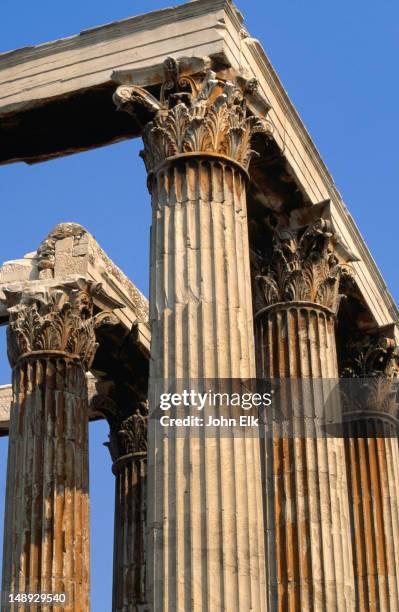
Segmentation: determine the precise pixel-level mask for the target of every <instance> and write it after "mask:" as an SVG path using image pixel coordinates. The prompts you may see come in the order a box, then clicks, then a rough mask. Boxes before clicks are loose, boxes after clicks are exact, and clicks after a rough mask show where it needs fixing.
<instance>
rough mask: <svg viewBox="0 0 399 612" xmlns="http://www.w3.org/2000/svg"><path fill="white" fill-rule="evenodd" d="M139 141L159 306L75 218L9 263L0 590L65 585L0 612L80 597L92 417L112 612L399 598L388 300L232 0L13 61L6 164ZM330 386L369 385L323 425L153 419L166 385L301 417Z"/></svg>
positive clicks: (352, 606) (0, 157)
mask: <svg viewBox="0 0 399 612" xmlns="http://www.w3.org/2000/svg"><path fill="white" fill-rule="evenodd" d="M136 137H141V138H142V139H143V143H144V146H143V152H142V157H143V160H144V163H145V167H146V170H147V174H148V190H149V192H150V196H151V205H152V225H151V251H150V296H149V301H147V299H146V298H145V297H144V296H143V295H142V294H141V293H140V291H138V289H137V288H136V287H135V285H134V284H133V282H132V281H131V280H130V279H128V278H127V277H126V276H125V274H124V273H123V272H122V271H121V270H120V269H119V268H118V267H117V266H116V265H115V264H114V263H113V262H112V261H111V259H110V258H109V257H108V255H107V254H106V253H105V252H104V251H103V249H102V248H101V246H100V245H99V244H98V243H97V242H96V240H95V239H94V238H93V236H92V235H91V234H90V233H89V232H90V228H83V227H82V226H80V225H78V224H76V223H70V222H68V223H60V225H57V226H56V227H55V228H49V233H48V235H47V236H43V241H42V242H41V244H39V245H33V248H34V249H35V250H34V251H33V252H32V253H29V254H27V255H24V253H21V259H18V260H15V261H9V262H5V263H3V265H2V266H1V268H0V324H1V325H5V326H7V349H8V358H9V361H10V364H11V367H12V371H13V374H12V384H11V385H3V386H0V435H3V436H8V439H9V442H8V444H9V451H8V473H7V490H6V492H5V496H6V511H5V526H4V551H3V577H2V589H1V590H2V592H3V593H6V594H7V593H55V592H62V593H67V595H68V598H67V602H66V603H65V604H64V605H57V606H56V605H55V604H47V605H46V604H45V605H39V604H37V605H35V604H30V605H28V604H27V603H25V604H24V603H9V602H8V601H6V600H5V599H4V598H3V601H2V603H1V606H2V607H1V610H2V611H3V610H4V612H6V611H7V612H8V611H16V610H18V611H19V610H27V609H29V610H39V609H42V610H45V611H50V610H53V609H54V610H56V609H58V610H65V612H87V611H88V610H90V585H89V565H90V559H89V512H88V501H89V500H88V497H89V493H88V490H89V487H88V485H89V471H88V462H87V457H88V424H89V421H90V420H94V419H106V421H107V422H108V424H109V432H110V433H109V442H108V448H109V452H110V456H111V461H112V471H113V473H114V475H115V495H116V497H115V499H116V506H115V537H114V573H113V605H112V610H113V612H133V611H137V612H178V611H179V612H180V611H185V612H189V611H195V612H222V611H225V612H236V611H237V612H250V611H251V612H267V611H268V612H273V611H281V612H282V611H285V610H290V611H297V610H298V611H299V610H304V611H314V612H321V611H326V612H336V611H338V612H349V611H352V610H358V611H361V612H363V611H373V610H381V611H383V612H388V611H389V612H398V611H399V446H398V432H399V412H398V403H397V393H396V380H397V377H398V372H399V349H398V342H399V327H398V324H399V316H398V309H397V306H396V304H395V303H394V301H393V299H392V297H391V295H390V293H389V291H388V289H387V287H386V285H385V283H384V280H383V278H382V276H381V274H380V272H379V270H378V268H377V266H376V264H375V262H374V260H373V259H372V257H371V255H370V253H369V251H368V249H367V246H366V244H365V242H364V240H363V238H362V236H361V234H360V233H359V230H358V229H357V227H356V224H355V222H354V220H353V219H352V217H351V215H350V213H349V211H348V209H347V207H346V205H345V203H344V202H343V200H342V198H341V196H340V194H339V193H338V191H337V189H336V188H335V186H334V182H333V179H332V178H331V176H330V175H329V173H328V170H327V168H326V167H325V165H324V163H323V161H322V159H321V158H320V155H319V153H318V151H317V150H316V147H315V146H314V144H313V142H312V140H311V138H310V136H309V134H308V133H307V131H306V129H305V128H304V126H303V124H302V122H301V119H300V117H299V116H298V114H297V112H296V111H295V109H294V107H293V105H292V103H291V102H290V100H289V98H288V96H287V93H286V91H285V90H284V88H283V86H282V84H281V82H280V81H279V78H278V76H277V75H276V73H275V71H274V70H273V67H272V66H271V64H270V62H269V60H268V58H267V56H266V55H265V52H264V51H263V48H262V45H261V43H260V42H259V41H257V40H255V39H253V38H252V37H251V36H250V34H249V33H248V32H247V30H246V29H245V25H244V21H243V17H242V15H241V14H240V13H239V11H238V10H237V9H236V7H235V6H234V4H232V2H230V1H229V0H194V1H193V2H189V3H186V4H183V5H181V6H178V7H175V8H170V9H165V10H161V11H156V12H154V13H149V14H146V15H141V16H138V17H133V18H130V19H126V20H124V21H120V22H117V23H112V24H108V25H105V26H103V27H98V28H94V29H92V30H86V31H84V32H82V33H81V34H79V35H77V36H74V37H71V38H67V39H63V40H58V41H55V42H50V43H46V44H44V45H39V46H37V47H29V48H25V49H20V50H16V51H11V52H9V53H4V54H2V55H0V142H1V146H0V163H3V164H6V163H12V162H17V161H24V162H26V163H29V164H35V163H39V162H43V161H46V160H50V159H54V158H56V157H61V156H65V155H71V154H74V153H76V152H79V151H84V150H88V149H91V148H94V147H98V146H102V145H108V144H112V143H114V142H117V141H120V140H122V139H128V138H136ZM134 163H138V161H137V160H134V159H132V164H134ZM128 197H129V194H128ZM341 378H343V379H348V380H349V379H350V380H354V381H358V387H356V390H357V391H356V393H355V394H354V396H355V397H354V399H353V398H352V397H350V393H349V392H348V393H346V394H345V393H341V394H340V395H339V397H337V398H336V399H333V400H331V401H332V404H333V405H332V409H333V411H335V412H334V414H336V413H338V415H339V419H338V422H339V425H340V427H341V426H342V428H341V429H338V428H337V429H336V430H333V429H331V428H330V430H329V433H328V434H326V435H313V434H309V431H308V430H306V431H305V430H301V431H300V433H298V431H297V430H296V429H295V428H294V429H293V431H294V434H293V435H291V434H290V435H288V434H287V433H286V430H283V429H281V431H279V432H277V430H273V431H274V433H273V434H272V435H266V436H264V435H259V436H254V435H243V436H233V435H231V436H230V435H224V436H222V435H220V436H218V435H216V436H209V437H206V436H201V435H199V436H194V435H192V434H190V433H187V434H186V435H177V434H174V433H171V432H167V431H165V430H164V429H163V428H160V427H158V423H157V422H156V419H155V418H153V416H152V415H154V414H155V409H156V407H157V401H158V400H157V392H158V390H159V384H160V383H159V381H168V384H171V383H173V382H176V384H180V383H181V381H192V380H196V381H202V380H219V381H220V380H222V381H248V380H258V379H260V380H278V381H280V383H279V384H280V390H282V391H281V393H280V401H281V403H282V404H284V402H285V403H286V404H287V403H291V406H290V409H292V415H294V416H295V418H296V417H297V415H298V414H299V416H300V418H302V417H303V415H304V414H305V412H306V411H310V413H311V414H312V415H314V414H316V413H317V412H318V410H319V405H321V404H323V402H324V395H323V394H325V392H326V391H325V389H326V387H325V381H337V380H339V379H341ZM320 381H324V382H323V384H322V385H321V386H320ZM362 381H363V382H362ZM364 381H367V382H364ZM0 382H3V381H0ZM4 382H7V381H4ZM326 384H330V383H326ZM293 389H295V390H296V391H295V393H294V391H293ZM304 390H306V397H305V391H304ZM309 390H310V391H309ZM284 393H286V395H284ZM334 397H335V396H334ZM348 398H349V399H348ZM294 404H295V405H294ZM287 405H288V404H287ZM287 405H286V406H285V408H287ZM293 405H294V408H292V406H293ZM323 405H324V404H323ZM283 408H284V407H283ZM306 414H307V412H306ZM151 416H152V418H150V417H151ZM285 419H286V420H289V417H287V413H285ZM296 422H297V421H295V423H296ZM304 422H305V424H307V421H306V419H304ZM328 425H329V426H331V427H332V426H333V425H334V426H335V425H336V423H335V422H334V423H333V422H332V421H331V422H329V423H328ZM337 427H338V426H337ZM281 432H282V433H281ZM284 432H285V433H284ZM331 432H333V433H331ZM334 432H335V433H334Z"/></svg>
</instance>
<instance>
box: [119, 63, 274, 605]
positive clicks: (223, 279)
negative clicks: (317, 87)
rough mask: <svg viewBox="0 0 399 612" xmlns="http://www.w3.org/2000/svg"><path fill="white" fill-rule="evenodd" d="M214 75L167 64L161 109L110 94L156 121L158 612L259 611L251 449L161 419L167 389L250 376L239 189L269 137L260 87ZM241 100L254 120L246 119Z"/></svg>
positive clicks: (123, 92)
mask: <svg viewBox="0 0 399 612" xmlns="http://www.w3.org/2000/svg"><path fill="white" fill-rule="evenodd" d="M190 66H191V73H190ZM195 67H196V68H195ZM196 70H198V72H196ZM222 75H223V76H224V77H225V74H224V73H223V72H222ZM223 76H222V77H221V78H218V75H217V74H216V72H214V71H213V70H211V69H210V62H209V59H207V58H204V59H202V60H201V61H199V62H198V61H194V60H186V59H184V60H182V62H181V63H180V62H179V61H176V60H175V59H173V58H167V59H166V60H165V62H164V82H163V85H162V87H161V90H160V95H159V99H158V98H155V97H154V96H152V95H151V94H150V93H149V92H148V91H146V90H144V89H142V88H140V87H137V86H135V85H130V84H129V85H127V86H124V85H121V86H120V87H119V88H118V89H117V90H116V92H115V94H114V101H115V103H116V104H117V106H118V108H119V109H123V110H126V111H127V112H128V113H131V114H135V109H136V105H137V104H142V105H144V106H145V107H146V108H147V112H148V111H149V112H150V113H151V114H152V117H153V119H152V121H150V122H149V123H148V124H147V125H146V126H145V128H144V131H143V141H144V151H143V153H142V155H143V158H144V162H145V164H146V168H147V171H148V173H149V176H148V186H149V190H150V192H151V196H152V229H151V274H150V319H151V369H150V385H149V404H150V405H149V409H150V411H149V427H148V432H149V436H148V438H149V440H148V444H149V446H148V540H147V545H148V566H147V577H148V580H147V602H148V604H149V606H150V608H151V609H152V611H153V612H177V611H179V612H180V611H183V610H184V611H186V612H188V611H189V610H192V611H193V612H222V611H225V610H228V611H229V612H233V611H242V612H244V611H245V610H248V611H249V610H251V611H252V612H263V611H264V610H266V598H265V557H264V540H263V516H262V512H261V504H262V495H261V472H260V452H259V440H258V438H257V436H252V437H249V436H246V435H245V436H244V435H243V436H241V437H238V436H237V437H233V435H232V431H229V430H228V429H227V428H225V430H226V431H225V432H224V434H223V435H222V434H221V433H220V432H217V434H216V435H213V436H212V435H210V436H208V435H206V434H205V432H204V431H203V430H202V432H201V434H199V435H198V434H193V433H191V432H190V428H189V427H186V428H180V431H179V433H177V431H176V428H174V429H171V430H170V431H168V428H167V427H162V425H161V424H160V422H159V419H157V415H156V410H157V406H158V405H159V399H160V398H159V391H160V390H162V391H163V390H164V388H165V386H166V390H169V391H170V390H173V389H175V390H176V391H179V390H180V391H183V390H187V391H190V387H191V384H192V385H193V388H194V389H197V391H208V389H209V387H208V386H207V384H208V383H207V382H206V381H207V379H208V381H209V380H210V381H213V383H216V387H218V385H219V383H218V381H220V379H239V380H243V379H244V380H245V379H248V378H253V377H254V376H255V356H254V338H253V317H252V296H251V281H250V268H249V246H248V228H247V211H246V186H245V181H246V179H247V176H248V175H247V170H248V167H249V163H250V160H251V157H252V155H253V150H252V148H251V145H252V139H253V136H254V134H258V135H259V137H263V138H268V137H269V136H270V133H271V129H272V127H271V124H270V123H268V122H267V121H266V114H267V112H268V110H269V107H268V105H267V104H265V103H264V101H262V99H261V97H260V96H259V95H258V94H257V82H256V80H255V79H251V80H249V81H247V80H246V79H244V78H242V77H237V79H235V80H234V81H227V80H225V78H223ZM248 100H251V101H252V102H254V103H255V105H256V107H257V109H258V115H259V116H258V117H254V116H250V114H249V112H248V104H247V101H248ZM260 135H262V136H260ZM191 381H192V382H191ZM232 384H234V383H232ZM211 385H212V382H211ZM216 390H219V389H216ZM171 416H173V414H172V415H171Z"/></svg>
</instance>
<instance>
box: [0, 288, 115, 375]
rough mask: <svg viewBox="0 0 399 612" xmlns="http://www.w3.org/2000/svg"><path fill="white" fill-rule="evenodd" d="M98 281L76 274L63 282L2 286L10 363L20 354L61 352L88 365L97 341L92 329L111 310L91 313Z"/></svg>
mask: <svg viewBox="0 0 399 612" xmlns="http://www.w3.org/2000/svg"><path fill="white" fill-rule="evenodd" d="M99 290H100V285H99V284H98V283H93V282H92V281H88V280H86V279H84V278H76V279H74V280H70V281H66V282H65V283H62V284H59V283H58V284H54V283H49V282H45V281H43V282H38V281H32V282H30V283H29V282H27V283H25V284H23V285H15V286H10V287H8V288H4V295H5V299H4V301H5V305H6V307H7V311H8V314H9V325H8V330H7V351H8V358H9V360H10V364H11V366H12V367H14V366H15V365H16V363H17V362H18V360H19V359H20V358H21V357H23V356H27V357H28V356H32V355H38V354H46V353H53V354H57V353H60V354H62V355H64V356H65V355H67V356H69V357H71V358H75V359H77V360H79V361H80V362H81V363H82V365H83V366H84V368H85V369H86V370H87V369H89V368H90V366H91V364H92V361H93V358H94V355H95V352H96V350H97V346H98V345H97V342H96V336H95V330H96V328H97V327H98V326H99V325H100V324H103V323H105V322H106V321H108V322H109V323H113V322H114V321H113V317H112V315H111V313H104V312H102V313H100V314H98V315H94V314H93V294H95V293H96V292H97V291H99Z"/></svg>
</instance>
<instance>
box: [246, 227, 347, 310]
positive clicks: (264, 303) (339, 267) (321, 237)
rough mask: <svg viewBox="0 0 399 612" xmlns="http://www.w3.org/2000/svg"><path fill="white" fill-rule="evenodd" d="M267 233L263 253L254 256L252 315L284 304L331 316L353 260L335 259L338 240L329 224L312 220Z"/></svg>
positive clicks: (271, 228) (273, 229)
mask: <svg viewBox="0 0 399 612" xmlns="http://www.w3.org/2000/svg"><path fill="white" fill-rule="evenodd" d="M270 230H271V234H272V240H271V241H270V244H269V245H268V246H267V247H266V251H267V252H266V253H264V254H262V255H261V256H257V255H255V259H256V263H255V268H256V274H255V313H256V315H259V314H260V313H261V312H263V311H264V310H265V309H268V308H269V307H271V306H273V305H275V304H279V303H287V302H307V303H308V304H309V303H311V304H317V305H319V306H322V307H324V308H326V309H328V310H330V311H331V312H332V313H333V314H335V313H336V312H337V311H338V307H339V302H340V298H341V296H340V294H339V285H340V280H341V278H342V277H343V276H345V275H351V274H352V270H351V268H350V266H349V262H350V261H353V260H354V258H353V256H351V255H350V254H348V255H349V256H348V257H347V258H346V261H345V258H342V257H339V256H338V252H337V251H338V250H339V236H338V234H337V233H336V231H335V230H334V228H333V224H332V221H331V220H330V219H326V218H322V217H315V218H314V219H313V220H311V221H310V222H309V223H308V224H307V225H304V226H300V227H293V228H292V227H290V225H289V224H288V225H286V226H282V225H281V224H278V225H275V226H274V225H273V224H272V225H271V226H270ZM337 247H338V248H337ZM341 250H342V249H341Z"/></svg>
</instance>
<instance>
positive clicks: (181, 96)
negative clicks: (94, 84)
mask: <svg viewBox="0 0 399 612" xmlns="http://www.w3.org/2000/svg"><path fill="white" fill-rule="evenodd" d="M209 65H210V62H209V63H208V64H207V63H206V62H205V63H204V66H203V67H202V70H201V71H200V72H199V73H197V74H193V75H192V74H188V73H187V70H186V71H185V70H184V69H183V64H182V63H181V62H179V61H177V60H175V59H173V58H171V57H168V58H167V59H166V60H165V62H164V65H163V69H164V80H163V84H162V86H161V90H160V95H159V99H158V98H156V97H154V96H153V95H152V94H151V93H149V92H148V91H147V90H145V89H143V88H141V87H138V86H135V85H121V86H120V87H118V88H117V90H116V92H115V94H114V96H113V99H114V102H115V104H116V106H117V108H118V109H119V110H124V111H126V112H128V113H130V114H134V112H135V111H134V107H135V104H137V103H138V104H142V105H144V106H146V107H147V109H148V110H149V111H150V112H151V114H152V115H153V119H152V121H150V122H149V123H148V124H147V125H146V126H145V128H144V133H143V141H144V151H143V152H142V157H143V159H144V162H145V165H146V168H147V171H148V172H150V173H151V172H153V171H155V170H157V168H159V167H161V166H162V165H163V164H164V163H165V162H167V161H171V160H174V159H176V157H181V156H190V155H205V156H210V157H212V156H213V157H218V156H221V157H223V158H228V159H229V160H230V161H232V162H234V163H236V164H237V165H239V166H240V167H241V168H243V169H244V170H245V171H247V170H248V167H249V164H250V161H251V157H252V156H253V154H254V151H253V150H252V149H251V140H252V137H253V135H254V134H256V133H262V134H265V135H267V136H271V134H272V124H271V123H270V121H268V120H267V119H266V115H267V112H268V110H269V108H270V107H269V105H268V104H267V103H266V102H264V103H263V113H262V112H261V113H259V115H258V116H256V117H255V116H254V115H251V114H250V113H249V111H248V106H247V100H248V99H253V98H254V96H255V97H256V98H257V99H258V98H259V95H258V94H257V93H256V92H257V88H258V82H257V80H256V79H244V78H242V77H240V76H237V77H234V80H224V79H221V78H219V77H218V76H217V73H216V72H215V71H213V70H212V69H211V68H210V67H209ZM258 106H259V105H258Z"/></svg>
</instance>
